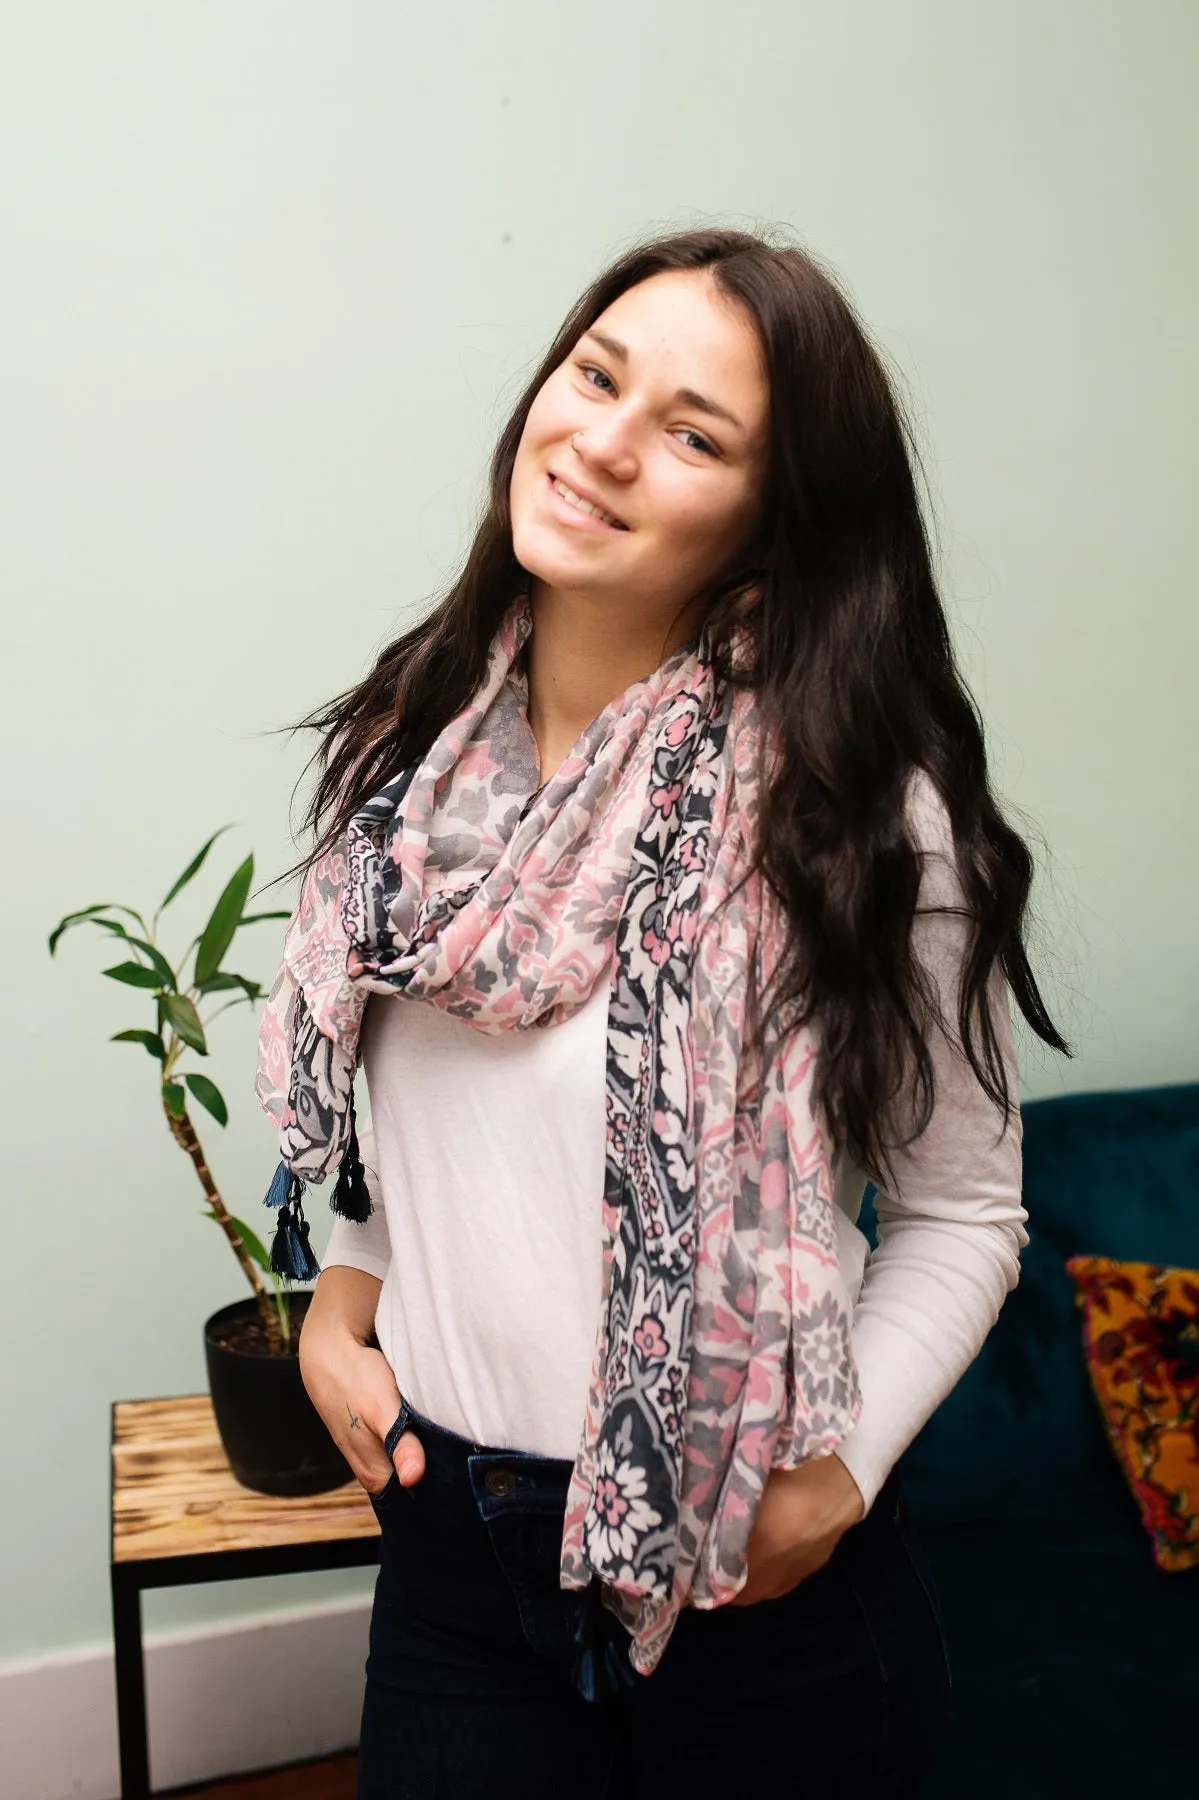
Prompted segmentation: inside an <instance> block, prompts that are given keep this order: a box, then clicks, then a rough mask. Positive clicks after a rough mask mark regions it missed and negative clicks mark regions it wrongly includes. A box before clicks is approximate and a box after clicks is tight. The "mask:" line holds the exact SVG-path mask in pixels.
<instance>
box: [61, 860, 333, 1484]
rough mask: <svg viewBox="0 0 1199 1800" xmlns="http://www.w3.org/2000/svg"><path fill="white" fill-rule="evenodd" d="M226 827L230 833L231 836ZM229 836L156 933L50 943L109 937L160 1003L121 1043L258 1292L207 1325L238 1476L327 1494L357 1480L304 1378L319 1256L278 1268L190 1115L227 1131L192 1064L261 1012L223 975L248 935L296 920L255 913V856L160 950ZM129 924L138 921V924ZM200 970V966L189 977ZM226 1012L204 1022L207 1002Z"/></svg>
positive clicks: (112, 922) (121, 970) (121, 965)
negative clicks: (233, 1204) (193, 925)
mask: <svg viewBox="0 0 1199 1800" xmlns="http://www.w3.org/2000/svg"><path fill="white" fill-rule="evenodd" d="M228 829H229V827H228V826H222V827H221V831H227V830H228ZM221 831H216V832H214V833H213V835H212V836H211V837H210V838H209V840H208V842H207V843H206V844H205V845H204V846H203V848H202V849H201V850H199V851H197V853H196V855H195V856H193V858H192V859H191V861H190V862H189V863H188V865H187V867H186V868H185V869H184V871H183V873H182V875H180V876H179V878H178V880H177V881H175V882H174V883H173V884H172V886H171V887H170V888H169V889H168V891H167V894H166V897H165V899H164V900H163V901H162V903H161V904H160V906H159V907H158V909H157V911H156V912H155V913H154V915H153V917H152V919H151V920H150V922H149V924H147V923H146V920H145V919H144V918H143V916H142V914H141V913H139V912H137V911H135V909H134V908H133V907H131V906H122V905H117V904H115V903H113V902H102V903H100V904H99V905H96V906H86V907H84V908H83V909H82V911H80V912H74V913H68V914H67V915H66V917H65V918H63V919H60V920H59V922H58V924H57V925H56V926H55V928H54V930H53V931H52V932H51V933H50V937H49V948H50V954H51V956H53V955H54V952H55V950H56V949H57V946H58V942H59V939H60V938H61V937H62V935H63V933H64V932H66V931H69V930H71V929H72V927H74V926H76V925H94V926H96V927H98V928H99V929H100V930H102V931H105V932H107V933H109V934H110V936H111V937H112V938H113V939H115V940H116V942H117V943H118V944H119V946H120V950H121V952H122V953H123V958H124V960H122V961H120V962H117V963H115V964H114V965H113V966H112V967H111V968H108V969H105V970H104V971H103V973H104V974H105V975H106V976H107V977H108V979H109V980H110V981H118V982H121V983H123V984H124V985H125V986H127V987H131V988H136V989H138V990H139V991H140V992H141V993H142V994H143V996H144V997H145V999H146V1000H148V1001H152V1003H153V1006H154V1019H153V1025H152V1027H137V1028H134V1029H130V1030H127V1031H118V1032H115V1033H114V1034H113V1038H112V1041H113V1042H114V1043H119V1044H139V1045H141V1047H142V1048H143V1049H144V1050H146V1051H147V1052H148V1053H149V1055H150V1057H151V1059H152V1060H153V1061H154V1063H155V1064H156V1065H157V1068H156V1076H157V1083H158V1091H159V1100H160V1104H161V1106H162V1111H163V1115H164V1117H165V1119H166V1123H167V1126H168V1128H169V1130H170V1133H171V1136H172V1137H173V1138H174V1140H175V1142H176V1143H177V1144H178V1145H179V1148H180V1149H181V1150H182V1151H183V1152H184V1153H185V1154H186V1156H187V1157H188V1158H189V1160H190V1162H191V1164H192V1167H193V1168H194V1169H195V1172H196V1176H197V1179H198V1180H199V1183H200V1186H201V1188H202V1189H203V1192H204V1198H205V1206H204V1209H203V1211H204V1216H205V1217H206V1218H208V1219H211V1220H212V1221H213V1223H214V1224H215V1225H217V1226H218V1227H219V1229H220V1230H221V1231H222V1232H223V1233H224V1235H225V1238H226V1240H227V1242H228V1244H229V1247H230V1249H231V1250H232V1252H233V1254H234V1256H235V1257H236V1258H237V1261H238V1265H239V1267H240V1268H241V1271H242V1274H243V1275H244V1276H245V1278H246V1281H247V1282H248V1283H249V1286H250V1289H251V1295H250V1297H249V1298H248V1299H245V1300H237V1301H234V1302H233V1304H232V1305H230V1306H225V1307H222V1308H221V1310H220V1311H219V1312H216V1313H214V1314H213V1315H212V1317H211V1318H210V1319H208V1320H207V1321H206V1322H205V1325H204V1349H205V1356H206V1358H207V1363H208V1382H209V1389H210V1392H211V1394H212V1404H213V1411H214V1413H215V1415H216V1422H217V1429H218V1430H219V1432H220V1435H221V1442H222V1443H223V1445H224V1447H225V1453H226V1455H227V1456H228V1458H229V1464H230V1467H231V1469H232V1471H233V1473H234V1475H235V1476H236V1478H237V1480H238V1481H240V1482H241V1483H242V1484H243V1486H245V1487H249V1488H254V1489H256V1490H257V1491H258V1492H259V1493H265V1494H292V1495H295V1494H319V1493H324V1492H326V1491H327V1490H328V1489H330V1488H335V1487H340V1486H341V1485H342V1483H343V1482H346V1481H349V1480H351V1479H352V1471H351V1469H350V1467H349V1465H348V1463H347V1462H346V1461H345V1458H344V1457H343V1456H342V1455H341V1452H340V1451H339V1450H338V1449H337V1447H336V1445H335V1444H334V1442H333V1439H332V1438H331V1437H330V1435H329V1433H328V1431H327V1430H326V1428H325V1425H324V1422H323V1420H322V1419H321V1417H320V1414H319V1413H318V1412H317V1411H316V1408H315V1407H314V1406H313V1404H312V1402H311V1400H309V1398H308V1395H307V1392H306V1391H305V1388H304V1383H303V1381H302V1379H301V1376H300V1364H299V1358H298V1356H297V1354H296V1352H297V1350H298V1348H299V1339H300V1331H301V1328H302V1326H303V1320H304V1314H305V1313H306V1312H307V1309H308V1305H309V1300H310V1295H309V1294H308V1293H306V1292H303V1293H296V1292H294V1291H293V1282H294V1281H296V1280H301V1281H303V1280H311V1279H312V1277H313V1276H314V1275H315V1274H316V1273H317V1267H316V1264H315V1262H313V1261H312V1259H311V1257H310V1256H308V1257H307V1258H306V1260H302V1261H301V1263H300V1264H299V1265H295V1264H293V1265H292V1266H291V1267H290V1268H288V1269H279V1268H272V1265H271V1259H270V1257H269V1256H268V1255H267V1252H266V1250H265V1248H264V1247H263V1245H262V1243H261V1241H260V1239H259V1238H258V1236H257V1235H256V1233H255V1232H253V1231H252V1230H251V1229H250V1227H249V1226H248V1225H247V1224H245V1223H244V1221H243V1220H241V1219H239V1218H237V1217H236V1216H235V1215H234V1214H233V1213H231V1212H230V1211H229V1208H228V1207H227V1206H226V1204H225V1202H224V1200H223V1198H222V1196H221V1193H220V1190H219V1189H218V1187H217V1185H216V1182H215V1180H214V1179H213V1175H212V1171H211V1169H210V1168H209V1165H208V1158H207V1157H206V1155H205V1153H204V1149H203V1147H202V1145H201V1143H200V1139H199V1137H198V1135H197V1133H196V1128H195V1126H194V1124H193V1123H192V1119H191V1115H190V1113H189V1111H188V1099H189V1097H190V1098H191V1099H192V1100H194V1101H195V1102H196V1104H197V1105H198V1106H201V1107H203V1108H204V1110H205V1112H207V1113H208V1114H209V1115H210V1117H212V1118H213V1119H215V1120H216V1122H217V1124H218V1125H221V1126H224V1125H225V1124H226V1123H227V1121H228V1117H229V1113H228V1108H227V1106H226V1104H225V1100H224V1096H223V1095H222V1094H221V1092H220V1089H219V1088H218V1087H217V1086H216V1084H215V1082H213V1081H211V1080H210V1079H209V1077H208V1076H207V1075H205V1074H204V1073H203V1072H202V1071H201V1070H199V1069H193V1068H191V1067H186V1068H182V1067H181V1066H180V1065H181V1064H183V1063H184V1062H185V1061H186V1060H188V1059H190V1058H195V1057H202V1056H207V1054H208V1029H209V1027H210V1026H211V1025H212V1023H213V1021H214V1020H215V1019H216V1018H217V1017H218V1016H219V1015H220V1014H221V1013H223V1012H227V1011H228V1010H229V1009H230V1008H231V1007H234V1006H241V1005H247V1006H250V1007H253V1005H254V1004H255V1002H256V1001H257V1000H258V999H260V998H261V995H262V988H261V986H260V985H259V983H258V982H256V981H251V980H250V979H249V978H248V977H247V976H245V975H235V974H234V973H233V972H232V971H231V970H229V969H226V968H224V967H223V966H222V965H223V963H224V961H225V958H226V956H227V955H228V953H229V950H230V948H231V947H232V944H233V940H234V938H235V937H236V935H237V933H238V931H239V930H241V928H242V927H243V926H245V925H256V924H258V923H259V922H260V921H261V920H264V919H285V918H287V917H288V914H287V913H286V912H260V913H246V911H245V906H246V901H247V899H248V898H249V893H250V886H251V883H252V881H253V879H254V858H253V856H252V855H251V856H247V857H246V859H245V861H244V862H243V863H242V864H241V865H240V867H239V868H237V869H236V870H235V871H234V873H233V874H232V875H231V876H230V878H229V880H228V881H227V882H226V883H225V886H224V888H223V889H222V890H221V893H220V896H219V897H218V899H217V902H216V905H215V906H214V907H213V909H212V912H211V914H210V915H209V919H208V923H207V924H206V925H205V927H204V929H203V931H202V932H201V933H200V935H199V936H198V937H196V938H193V939H192V941H191V943H190V944H188V946H187V948H186V949H185V950H184V951H183V953H182V955H181V956H180V957H179V958H178V959H177V960H175V961H172V960H171V959H170V958H168V956H167V955H166V953H165V951H164V950H163V948H162V946H161V944H160V943H159V942H158V924H159V920H160V918H161V917H162V914H163V913H164V912H165V911H166V909H167V907H169V906H170V905H171V903H172V901H173V900H175V898H176V897H177V896H178V895H179V894H180V893H181V892H182V891H183V889H184V888H185V887H186V886H187V885H188V883H189V882H190V881H191V880H192V879H193V878H194V877H195V876H196V875H198V874H199V872H200V870H201V868H202V867H203V866H204V862H205V860H206V858H207V856H208V853H209V851H210V850H211V849H212V846H213V844H214V843H215V842H216V840H217V838H218V837H220V835H221ZM123 921H131V922H132V929H131V927H130V924H128V923H125V922H123ZM189 964H190V968H189ZM211 999H216V1000H217V1001H218V1004H217V1005H216V1006H215V1008H214V1009H213V1010H212V1011H211V1012H209V1013H208V1015H207V1017H202V1016H201V1010H200V1009H201V1007H202V1006H203V1005H204V1003H205V1002H207V1001H209V1000H211Z"/></svg>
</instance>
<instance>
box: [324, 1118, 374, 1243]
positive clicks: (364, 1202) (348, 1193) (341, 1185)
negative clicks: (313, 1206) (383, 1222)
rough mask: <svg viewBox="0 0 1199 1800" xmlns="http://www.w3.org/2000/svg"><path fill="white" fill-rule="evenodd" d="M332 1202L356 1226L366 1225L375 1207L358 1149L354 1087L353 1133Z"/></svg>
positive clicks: (333, 1206) (347, 1144)
mask: <svg viewBox="0 0 1199 1800" xmlns="http://www.w3.org/2000/svg"><path fill="white" fill-rule="evenodd" d="M329 1205H330V1207H331V1208H332V1209H333V1211H334V1212H335V1213H340V1215H341V1217H342V1218H343V1219H352V1220H353V1221H354V1223H355V1225H365V1223H366V1221H367V1220H368V1219H369V1218H370V1216H371V1213H372V1212H373V1210H374V1208H373V1207H372V1206H371V1197H370V1190H369V1189H368V1187H367V1185H366V1171H365V1169H364V1168H363V1166H362V1152H361V1151H360V1150H359V1148H358V1121H357V1119H356V1118H355V1116H354V1090H353V1088H351V1089H350V1135H349V1138H348V1140H347V1143H346V1148H345V1154H344V1156H343V1157H342V1159H341V1167H340V1168H339V1169H338V1171H337V1185H336V1187H335V1188H334V1189H333V1192H332V1194H331V1195H330V1196H329Z"/></svg>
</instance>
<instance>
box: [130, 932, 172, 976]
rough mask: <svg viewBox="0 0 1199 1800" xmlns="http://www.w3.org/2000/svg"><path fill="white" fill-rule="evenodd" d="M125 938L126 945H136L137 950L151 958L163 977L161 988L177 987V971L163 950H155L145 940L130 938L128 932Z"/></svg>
mask: <svg viewBox="0 0 1199 1800" xmlns="http://www.w3.org/2000/svg"><path fill="white" fill-rule="evenodd" d="M124 937H125V941H126V943H129V944H133V945H135V946H136V947H137V949H139V950H141V951H144V953H145V954H146V955H147V956H148V957H149V958H150V961H151V963H152V964H153V966H154V967H155V968H156V969H157V971H158V973H159V975H160V976H161V977H162V979H161V981H160V982H159V986H160V987H169V988H173V987H174V986H175V985H176V983H175V971H174V969H172V967H171V965H170V963H169V962H168V961H167V959H166V957H165V956H164V955H163V954H162V951H161V950H156V949H155V948H154V946H153V944H149V943H147V942H146V940H145V938H137V937H130V935H129V933H128V932H127V931H126V932H125V933H124Z"/></svg>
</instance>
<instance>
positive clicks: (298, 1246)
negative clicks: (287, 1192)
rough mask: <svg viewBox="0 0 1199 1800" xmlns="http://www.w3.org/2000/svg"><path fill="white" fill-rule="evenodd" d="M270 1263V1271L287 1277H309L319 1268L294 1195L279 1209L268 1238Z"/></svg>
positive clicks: (303, 1218) (306, 1223)
mask: <svg viewBox="0 0 1199 1800" xmlns="http://www.w3.org/2000/svg"><path fill="white" fill-rule="evenodd" d="M270 1267H271V1273H272V1275H282V1276H284V1277H285V1278H286V1279H287V1280H288V1281H313V1280H315V1278H316V1277H317V1276H318V1275H319V1274H320V1272H321V1265H320V1264H319V1263H318V1262H317V1260H316V1257H315V1256H314V1255H313V1254H312V1247H311V1245H310V1244H309V1242H308V1221H307V1219H306V1218H305V1217H304V1208H303V1205H302V1204H301V1202H300V1200H299V1199H298V1198H297V1199H295V1200H294V1201H292V1202H291V1203H290V1204H285V1205H284V1206H283V1207H282V1208H281V1210H280V1213H279V1224H278V1227H277V1229H276V1231H275V1235H274V1238H273V1239H272V1241H271V1257H270Z"/></svg>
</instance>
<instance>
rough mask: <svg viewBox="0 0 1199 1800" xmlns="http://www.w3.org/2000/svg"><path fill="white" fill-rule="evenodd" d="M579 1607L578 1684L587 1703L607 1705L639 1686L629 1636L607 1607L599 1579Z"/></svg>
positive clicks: (589, 1586) (586, 1591)
mask: <svg viewBox="0 0 1199 1800" xmlns="http://www.w3.org/2000/svg"><path fill="white" fill-rule="evenodd" d="M578 1604H579V1610H578V1613H577V1615H576V1618H575V1624H574V1632H573V1637H574V1643H575V1647H576V1649H577V1651H578V1655H577V1656H576V1658H575V1665H574V1685H575V1689H576V1691H577V1692H578V1693H579V1694H581V1695H582V1697H583V1699H584V1700H589V1701H591V1703H592V1704H593V1705H598V1706H603V1705H606V1704H607V1703H608V1702H610V1701H612V1700H614V1699H615V1698H616V1696H617V1695H618V1694H620V1693H622V1692H624V1691H625V1690H626V1689H628V1688H631V1687H633V1686H635V1685H636V1681H637V1674H636V1671H635V1670H634V1668H633V1665H632V1663H631V1662H630V1661H629V1634H628V1632H627V1631H625V1629H624V1627H623V1626H622V1625H621V1623H620V1621H619V1620H618V1619H616V1618H615V1617H614V1616H613V1614H612V1613H611V1612H610V1611H609V1609H608V1608H607V1607H606V1606H605V1605H604V1603H603V1583H602V1582H601V1581H600V1579H599V1577H598V1576H592V1578H591V1580H590V1581H589V1582H588V1584H587V1586H586V1588H585V1589H584V1590H583V1592H582V1594H580V1595H579V1602H578Z"/></svg>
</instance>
